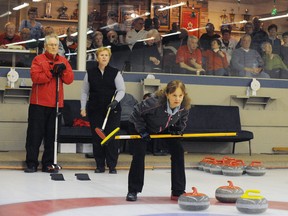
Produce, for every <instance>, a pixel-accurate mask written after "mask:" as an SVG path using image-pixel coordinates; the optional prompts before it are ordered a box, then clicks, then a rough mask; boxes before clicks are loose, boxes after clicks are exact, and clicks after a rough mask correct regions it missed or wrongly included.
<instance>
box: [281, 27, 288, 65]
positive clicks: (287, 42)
mask: <svg viewBox="0 0 288 216" xmlns="http://www.w3.org/2000/svg"><path fill="white" fill-rule="evenodd" d="M282 40H283V44H282V45H281V49H280V56H281V58H282V59H283V62H284V63H285V64H286V66H288V31H287V32H284V33H283V34H282Z"/></svg>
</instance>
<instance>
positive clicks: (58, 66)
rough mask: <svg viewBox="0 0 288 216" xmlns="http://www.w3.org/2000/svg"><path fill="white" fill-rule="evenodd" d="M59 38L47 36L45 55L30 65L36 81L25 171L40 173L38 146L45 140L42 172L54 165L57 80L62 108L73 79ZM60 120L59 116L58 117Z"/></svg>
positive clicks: (31, 103) (29, 114) (41, 55)
mask: <svg viewBox="0 0 288 216" xmlns="http://www.w3.org/2000/svg"><path fill="white" fill-rule="evenodd" d="M58 46H59V39H58V36H57V35H55V34H51V35H48V36H46V37H45V41H44V47H45V53H43V54H40V55H38V56H36V57H35V58H34V60H33V62H32V66H31V71H30V74H31V79H32V82H33V85H32V93H31V97H30V105H29V113H28V129H27V137H26V165H27V167H26V169H25V170H24V172H27V173H33V172H37V167H38V165H39V162H38V155H39V147H40V145H41V143H42V141H43V143H44V153H43V156H42V172H56V170H53V169H49V167H51V165H53V164H54V140H55V119H56V117H57V116H56V99H57V97H56V91H57V89H56V80H57V79H56V77H59V95H58V101H59V107H60V108H61V107H63V100H64V92H63V88H64V87H63V83H64V84H68V85H69V84H71V83H72V82H73V79H74V74H73V71H72V68H71V66H70V64H69V62H68V61H67V59H66V58H64V57H62V56H59V54H58ZM57 118H58V117H57Z"/></svg>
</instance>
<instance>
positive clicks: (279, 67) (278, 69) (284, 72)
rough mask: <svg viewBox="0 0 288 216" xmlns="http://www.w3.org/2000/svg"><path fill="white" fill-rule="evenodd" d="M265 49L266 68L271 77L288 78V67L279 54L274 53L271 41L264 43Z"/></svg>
mask: <svg viewBox="0 0 288 216" xmlns="http://www.w3.org/2000/svg"><path fill="white" fill-rule="evenodd" d="M262 49H263V51H264V55H263V60H264V69H265V72H266V73H268V74H269V76H270V77H271V78H285V79H287V78H288V68H287V66H286V65H285V64H284V62H283V61H282V59H281V57H280V56H279V55H278V54H275V53H272V45H271V44H270V43H269V42H264V43H263V44H262Z"/></svg>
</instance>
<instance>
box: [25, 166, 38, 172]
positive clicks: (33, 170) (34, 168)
mask: <svg viewBox="0 0 288 216" xmlns="http://www.w3.org/2000/svg"><path fill="white" fill-rule="evenodd" d="M24 172H25V173H34V172H37V168H36V167H35V166H32V167H27V168H26V169H25V170H24Z"/></svg>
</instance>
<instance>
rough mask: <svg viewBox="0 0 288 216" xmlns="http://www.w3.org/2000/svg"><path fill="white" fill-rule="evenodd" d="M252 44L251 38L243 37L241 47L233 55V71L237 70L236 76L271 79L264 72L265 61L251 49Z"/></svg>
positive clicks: (231, 64)
mask: <svg viewBox="0 0 288 216" xmlns="http://www.w3.org/2000/svg"><path fill="white" fill-rule="evenodd" d="M250 44H251V36H250V35H246V34H245V35H243V36H242V37H241V47H240V48H238V49H236V50H234V52H233V53H232V59H231V62H230V66H231V70H235V72H236V75H238V76H240V77H255V78H258V77H259V78H269V75H268V74H267V73H265V72H264V71H263V66H264V62H263V59H262V58H261V56H260V54H259V53H258V52H257V51H256V50H253V49H250Z"/></svg>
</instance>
